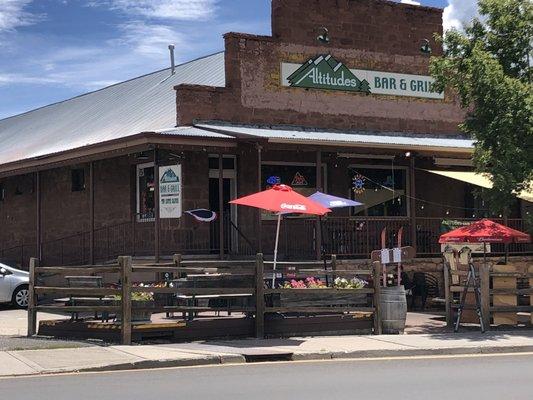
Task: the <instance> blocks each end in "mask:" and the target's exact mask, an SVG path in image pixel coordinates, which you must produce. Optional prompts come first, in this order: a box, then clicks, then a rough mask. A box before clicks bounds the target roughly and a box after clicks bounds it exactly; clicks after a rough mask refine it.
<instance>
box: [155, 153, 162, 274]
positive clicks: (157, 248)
mask: <svg viewBox="0 0 533 400" xmlns="http://www.w3.org/2000/svg"><path fill="white" fill-rule="evenodd" d="M157 156H158V154H157V148H154V258H155V262H156V263H158V262H159V259H160V253H159V252H160V249H161V247H160V243H159V241H160V237H159V236H160V231H161V218H160V212H159V211H160V210H159V201H160V200H159V161H158V158H157Z"/></svg>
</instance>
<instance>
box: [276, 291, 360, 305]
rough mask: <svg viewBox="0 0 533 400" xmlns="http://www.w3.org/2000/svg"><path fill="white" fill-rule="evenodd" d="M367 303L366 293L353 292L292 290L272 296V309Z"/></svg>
mask: <svg viewBox="0 0 533 400" xmlns="http://www.w3.org/2000/svg"><path fill="white" fill-rule="evenodd" d="M367 303H368V297H367V294H366V293H357V292H355V291H354V290H346V292H345V293H343V291H342V290H339V291H337V292H335V293H331V292H329V293H328V292H324V293H317V292H316V291H314V292H307V293H306V289H292V290H291V291H287V292H284V293H279V294H274V295H273V297H272V306H273V307H284V308H290V307H332V308H334V307H364V306H366V305H367Z"/></svg>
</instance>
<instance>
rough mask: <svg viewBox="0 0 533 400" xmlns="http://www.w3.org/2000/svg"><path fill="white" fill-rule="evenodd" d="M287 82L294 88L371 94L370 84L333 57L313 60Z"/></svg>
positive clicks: (324, 56)
mask: <svg viewBox="0 0 533 400" xmlns="http://www.w3.org/2000/svg"><path fill="white" fill-rule="evenodd" d="M287 80H288V82H289V84H290V86H292V87H303V88H314V89H331V90H346V91H350V92H361V93H370V84H369V83H368V81H367V80H366V79H363V80H360V79H359V78H357V77H356V76H355V75H354V74H353V72H352V71H350V69H349V68H348V67H346V66H345V65H344V64H343V63H341V62H339V61H337V60H335V58H333V57H332V56H331V55H319V56H317V57H315V58H311V59H310V60H308V61H307V62H306V63H305V64H303V65H302V66H301V67H300V68H298V69H297V70H296V71H294V72H293V73H292V74H291V75H289V77H288V78H287Z"/></svg>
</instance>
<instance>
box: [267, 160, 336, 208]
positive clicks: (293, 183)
mask: <svg viewBox="0 0 533 400" xmlns="http://www.w3.org/2000/svg"><path fill="white" fill-rule="evenodd" d="M322 182H323V185H322V186H324V188H325V187H326V168H325V165H324V164H323V165H322ZM275 184H284V185H289V186H290V187H292V189H293V190H294V191H296V192H298V193H300V194H301V195H303V196H310V195H312V194H313V193H314V192H316V190H317V189H316V186H317V185H316V164H311V163H282V162H272V163H268V162H267V163H263V164H262V165H261V187H262V190H266V189H269V188H270V187H272V186H273V185H275ZM263 218H273V214H271V213H263Z"/></svg>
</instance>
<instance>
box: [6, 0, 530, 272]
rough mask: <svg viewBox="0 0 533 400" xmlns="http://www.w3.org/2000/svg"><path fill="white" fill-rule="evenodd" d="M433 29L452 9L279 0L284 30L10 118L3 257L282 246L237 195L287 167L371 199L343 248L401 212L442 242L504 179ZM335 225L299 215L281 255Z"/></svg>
mask: <svg viewBox="0 0 533 400" xmlns="http://www.w3.org/2000/svg"><path fill="white" fill-rule="evenodd" d="M435 33H442V10H440V9H436V8H428V7H420V6H412V5H405V4H398V3H393V2H389V1H383V0H357V1H353V0H311V1H310V0H272V36H256V35H250V34H245V33H233V32H232V33H228V34H226V35H225V36H224V52H221V53H217V54H213V55H210V56H207V57H204V58H201V59H198V60H194V61H191V62H188V63H185V64H182V65H178V66H176V68H175V69H172V68H170V69H165V70H162V71H157V72H154V73H152V74H148V75H145V76H141V77H138V78H135V79H132V80H129V81H126V82H122V83H119V84H116V85H113V86H110V87H107V88H104V89H101V90H98V91H96V92H92V93H88V94H85V95H82V96H79V97H76V98H73V99H70V100H66V101H63V102H60V103H56V104H52V105H49V106H46V107H43V108H40V109H37V110H33V111H30V112H28V113H25V114H21V115H17V116H14V117H10V118H7V119H4V120H1V121H0V141H1V143H2V146H1V147H0V226H1V229H0V258H3V259H5V260H10V261H13V262H17V263H23V264H25V263H26V262H27V259H28V258H29V257H30V256H39V257H40V258H41V259H42V261H43V262H44V263H62V264H70V263H80V262H81V263H88V262H94V261H96V260H106V259H110V258H112V257H115V256H116V255H119V254H132V255H136V256H141V255H143V256H154V255H156V257H159V256H167V255H170V254H172V253H176V252H179V253H183V254H190V255H193V254H197V255H198V254H199V255H204V256H205V255H208V254H210V255H222V256H235V257H237V256H246V255H250V254H253V253H254V252H255V251H258V250H262V251H263V252H265V253H266V254H269V253H270V252H271V251H272V246H273V232H274V224H273V218H272V216H271V215H267V214H262V213H260V212H258V211H256V210H252V209H245V208H239V209H237V208H235V207H232V206H229V205H228V201H229V200H230V199H231V198H235V197H237V196H241V195H245V194H248V193H251V192H254V191H257V190H259V189H264V188H265V187H267V186H268V185H269V184H272V183H273V182H282V183H286V184H289V185H292V186H293V187H294V188H295V189H296V190H298V191H300V192H301V193H304V194H311V193H312V192H314V191H315V190H316V189H317V188H318V189H321V190H322V191H325V192H328V193H331V194H335V195H339V196H343V197H352V198H355V199H357V200H358V201H361V202H362V203H364V206H361V207H358V208H355V209H351V210H348V209H346V210H340V211H335V212H334V213H332V214H331V215H330V216H328V217H327V218H326V220H325V222H324V227H323V230H324V243H323V244H324V246H325V248H326V250H327V252H329V253H335V254H339V255H344V256H346V257H367V256H368V254H369V252H370V251H371V250H373V249H374V248H377V247H379V245H378V235H379V232H380V231H381V229H382V228H383V227H385V226H386V227H388V228H389V232H390V233H391V237H390V240H393V239H394V233H395V232H396V231H397V230H398V229H399V227H401V226H403V227H404V242H406V243H407V244H413V245H415V246H416V248H417V251H418V254H419V255H420V256H428V255H435V254H438V252H439V247H438V245H437V237H438V235H439V234H440V233H441V232H442V230H443V229H446V228H447V227H448V226H452V225H454V224H455V225H457V224H459V223H461V222H462V221H463V220H468V219H472V218H474V219H475V218H478V217H481V216H483V215H485V214H486V212H487V211H486V210H485V209H484V204H483V203H482V201H481V200H478V199H476V198H475V197H474V196H473V189H474V188H475V187H476V186H481V187H483V186H487V185H489V184H490V183H488V182H487V180H486V179H483V178H482V177H479V176H477V175H476V174H474V173H473V172H472V167H471V161H470V158H471V154H472V146H473V142H472V140H470V139H469V138H466V137H463V136H461V133H460V132H459V129H458V124H459V123H460V122H461V121H462V119H463V117H464V114H463V111H462V110H461V109H460V108H459V105H458V102H457V100H456V98H455V97H454V96H453V95H452V94H451V93H449V92H445V93H436V92H434V91H432V88H431V82H432V80H431V78H430V77H429V76H428V75H429V73H428V64H429V55H428V54H427V53H424V52H421V50H420V49H421V46H422V45H424V44H425V43H426V41H425V40H426V39H429V46H430V47H431V49H432V50H433V54H439V52H440V49H439V47H438V45H437V44H436V43H434V41H433V39H432V38H433V37H434V34H435ZM169 171H170V172H169ZM167 178H169V179H168V180H166V179H167ZM178 180H179V184H178V185H174V186H173V185H172V183H173V182H174V183H175V181H178ZM158 182H160V183H159V184H158ZM176 189H177V192H172V191H173V190H176ZM532 200H533V196H532V195H531V194H523V195H522V196H521V198H520V199H517V202H516V206H515V208H514V210H513V215H512V218H511V219H510V220H509V223H510V224H511V225H513V226H515V227H517V228H522V225H523V219H522V218H523V217H524V216H525V214H526V213H528V212H529V211H528V210H529V207H531V204H532V203H531V201H532ZM197 208H205V209H210V210H214V211H217V212H218V213H219V218H218V219H217V220H216V221H214V222H211V223H201V222H198V221H196V220H195V219H194V218H193V217H192V216H190V215H189V214H187V213H186V212H185V211H188V210H191V209H197ZM496 217H497V216H496ZM320 241H321V239H320V236H319V235H317V225H316V221H315V220H314V219H310V218H303V217H299V216H293V217H287V218H286V221H285V222H284V225H283V230H282V238H281V249H280V252H281V254H280V255H281V257H286V258H290V257H314V256H315V255H316V253H317V250H316V249H317V248H318V247H319V246H320ZM511 251H513V252H528V251H529V252H530V251H531V247H525V246H517V247H513V248H512V249H511Z"/></svg>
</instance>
